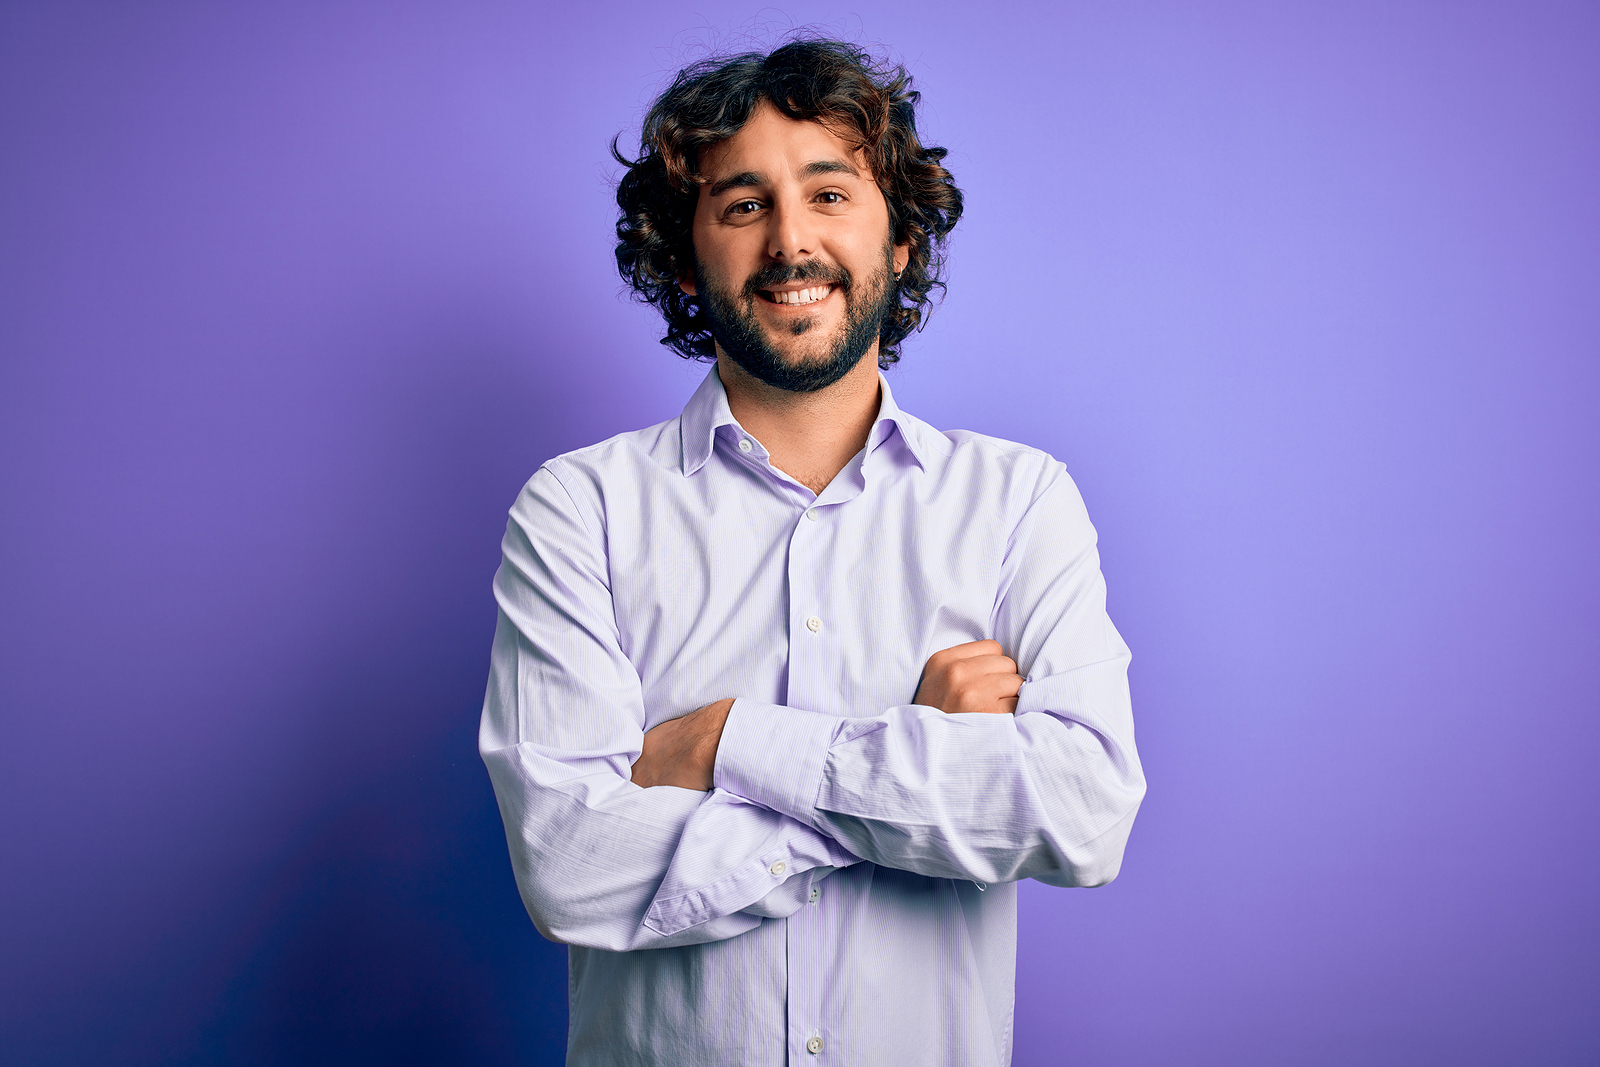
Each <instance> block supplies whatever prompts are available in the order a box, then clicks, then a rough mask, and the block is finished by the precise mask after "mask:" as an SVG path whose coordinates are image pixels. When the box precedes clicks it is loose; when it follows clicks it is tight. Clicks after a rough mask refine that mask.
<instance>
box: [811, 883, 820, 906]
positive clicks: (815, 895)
mask: <svg viewBox="0 0 1600 1067" xmlns="http://www.w3.org/2000/svg"><path fill="white" fill-rule="evenodd" d="M821 899H822V887H821V886H820V885H814V886H812V887H811V903H813V904H815V903H816V902H817V901H819V900H821Z"/></svg>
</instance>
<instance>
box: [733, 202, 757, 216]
mask: <svg viewBox="0 0 1600 1067" xmlns="http://www.w3.org/2000/svg"><path fill="white" fill-rule="evenodd" d="M760 210H761V201H759V200H740V201H737V202H735V203H733V204H730V205H728V214H730V215H749V214H751V213H752V212H756V211H760Z"/></svg>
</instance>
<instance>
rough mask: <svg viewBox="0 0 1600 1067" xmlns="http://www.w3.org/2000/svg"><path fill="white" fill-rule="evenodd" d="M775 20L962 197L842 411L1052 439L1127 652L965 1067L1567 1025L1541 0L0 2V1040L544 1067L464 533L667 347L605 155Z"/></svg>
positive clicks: (1564, 102)
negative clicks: (1108, 809) (913, 120)
mask: <svg viewBox="0 0 1600 1067" xmlns="http://www.w3.org/2000/svg"><path fill="white" fill-rule="evenodd" d="M804 26H809V27H812V28H813V29H815V30H816V31H819V32H822V33H825V34H830V35H835V36H841V37H845V38H847V39H850V40H853V41H856V42H860V43H864V44H867V45H870V46H872V47H874V48H876V49H878V50H879V51H880V52H881V54H883V55H885V56H888V57H890V58H892V59H894V60H897V61H899V62H903V63H904V64H905V65H906V66H907V68H908V69H909V70H910V72H911V73H912V75H913V76H914V77H915V79H916V82H917V85H918V87H919V88H920V89H921V90H922V91H923V94H924V106H923V112H922V129H923V132H924V134H925V136H926V137H927V139H929V140H930V141H932V142H933V143H936V144H941V145H944V146H947V147H948V148H949V149H950V155H949V157H948V159H947V163H948V165H949V166H950V169H951V170H952V171H953V172H954V174H955V176H956V179H957V181H958V182H959V183H960V184H961V185H962V187H963V188H964V190H965V191H966V194H967V204H968V211H967V214H966V217H965V218H964V219H963V220H962V222H961V224H960V226H959V227H958V229H957V230H956V231H955V234H954V236H953V239H952V243H951V248H950V272H949V291H948V293H947V295H946V297H945V299H944V301H943V303H942V304H941V305H940V306H939V307H938V309H937V310H936V312H935V313H934V314H933V316H932V319H931V321H930V322H929V324H928V326H927V328H926V330H925V331H924V332H922V333H921V334H918V335H916V336H914V337H913V338H912V339H911V340H910V341H908V342H907V344H906V346H905V355H904V358H903V360H902V362H901V364H900V365H899V366H898V367H896V368H895V369H894V370H893V371H891V372H890V381H891V382H892V384H893V386H894V388H895V391H896V398H897V399H898V401H899V402H900V403H901V404H902V406H904V407H905V408H906V409H907V410H909V411H911V412H913V413H915V414H917V415H920V416H921V417H923V418H924V419H927V420H928V421H930V422H932V423H933V424H934V425H936V426H939V427H941V428H958V427H959V428H966V429H972V430H977V431H981V432H985V433H990V434H994V435H997V436H1000V437H1005V438H1009V439H1013V440H1020V441H1024V442H1027V443H1029V444H1032V445H1035V446H1038V447H1040V448H1043V449H1045V450H1047V451H1049V452H1050V453H1052V454H1053V455H1055V456H1056V457H1058V458H1060V459H1061V460H1062V461H1063V462H1065V464H1066V465H1067V468H1068V470H1069V471H1070V472H1071V473H1072V475H1073V476H1074V478H1075V479H1076V481H1077V483H1078V485H1079V487H1080V488H1081V490H1082V492H1083V495H1084V497H1085V499H1086V501H1087V503H1088V507H1089V512H1090V515H1091V516H1092V517H1093V519H1094V521H1095V523H1096V526H1097V527H1098V530H1099V533H1100V547H1101V552H1102V557H1103V564H1104V570H1105V574H1106V578H1107V582H1108V585H1109V590H1110V612H1111V615H1112V618H1113V619H1114V620H1115V621H1116V622H1117V624H1118V626H1119V627H1120V628H1121V630H1122V632H1123V634H1124V636H1125V637H1126V638H1127V641H1128V643H1129V645H1130V646H1131V648H1132V649H1133V654H1134V659H1133V665H1132V669H1131V680H1132V687H1133V695H1134V712H1135V717H1136V721H1137V723H1138V729H1139V746H1140V750H1141V752H1142V754H1143V756H1144V761H1145V768H1146V771H1147V774H1148V777H1149V783H1150V791H1149V795H1148V798H1147V800H1146V802H1145V805H1144V808H1143V810H1142V813H1141V814H1140V816H1139V820H1138V822H1137V824H1136V826H1135V828H1134V832H1133V837H1132V840H1131V842H1130V844H1129V847H1128V852H1127V860H1126V863H1125V865H1124V867H1123V869H1122V873H1121V876H1120V877H1119V878H1118V880H1117V881H1116V882H1115V883H1113V884H1112V885H1110V886H1108V887H1105V888H1102V889H1095V890H1059V889H1051V888H1048V887H1045V886H1043V885H1039V884H1034V883H1029V884H1025V885H1024V886H1023V888H1022V898H1021V931H1022V933H1021V938H1020V946H1021V949H1020V960H1019V964H1018V974H1017V1003H1016V1024H1015V1026H1016V1058H1015V1062H1016V1063H1017V1064H1019V1065H1024V1067H1045V1065H1055V1064H1096V1065H1102V1067H1115V1065H1130V1067H1132V1065H1140V1067H1146V1065H1148V1067H1165V1065H1172V1064H1186V1065H1205V1064H1226V1065H1228V1067H1256V1065H1262V1067H1267V1065H1278V1064H1327V1065H1334V1064H1340V1065H1342V1064H1351V1063H1362V1064H1395V1065H1401V1064H1404V1065H1416V1064H1450V1065H1452V1067H1468V1065H1490V1064H1541V1065H1561V1064H1573V1065H1576V1064H1592V1063H1594V1062H1596V1061H1597V1060H1600V1014H1597V1013H1596V1010H1595V1006H1596V1004H1597V1003H1600V929H1597V925H1600V918H1597V917H1600V909H1596V908H1595V906H1594V901H1595V893H1596V890H1595V886H1596V885H1597V884H1600V849H1597V847H1596V836H1595V825H1596V822H1595V820H1596V815H1597V811H1600V784H1597V783H1600V775H1597V774H1596V772H1595V765H1596V761H1597V756H1600V752H1597V748H1600V746H1597V741H1600V726H1597V722H1600V715H1597V712H1600V589H1597V584H1600V582H1597V569H1600V479H1597V477H1596V460H1597V457H1600V447H1597V446H1600V440H1597V437H1600V433H1597V426H1600V419H1597V417H1596V411H1597V410H1600V388H1597V386H1600V373H1597V369H1596V368H1597V357H1600V297H1597V294H1600V196H1597V195H1596V191H1597V189H1600V62H1596V58H1595V57H1596V56H1597V55H1600V8H1597V7H1596V6H1595V5H1593V4H1591V3H1576V2H1574V3H1560V2H1542V0H1536V2H1516V3H1512V2H1509V0H1507V2H1500V3H1452V4H1442V3H1441V4H1435V3H1419V2H1403V3H1363V2H1356V3H1351V2H1338V3H1332V2H1329V3H1265V2H1252V0H1214V2H1201V3H1178V2H1172V3H1164V2H1149V3H1145V2H1140V3H1128V4H1105V3H1090V2H1070V3H1050V4H1044V3H1040V4H1027V5H1016V6H1010V7H1008V6H1005V5H1001V6H999V7H987V8H986V7H982V6H973V5H970V4H951V3H940V2H924V3H911V2H895V0H883V2H877V0H864V2H863V3H860V4H856V5H841V4H838V3H834V2H832V0H828V2H825V3H822V4H821V5H820V6H819V5H807V6H804V7H802V8H793V7H790V8H773V7H768V8H758V7H756V6H755V5H749V4H747V5H739V4H730V3H726V2H724V0H715V2H712V3H710V4H709V5H701V6H685V5H682V4H661V3H656V4H652V3H642V2H638V0H628V2H625V3H612V4H576V5H573V4H541V3H529V2H513V0H468V2H450V3H445V2H433V0H429V2H421V0H413V2H399V3H388V2H385V3H379V2H376V0H333V2H318V3H309V2H306V3H282V2H275V3H270V4H269V3H233V4H213V3H200V2H187V3H185V2H165V3H163V2H157V0H150V2H139V3H115V4H113V3H87V2H78V0H52V2H43V0H39V2H21V0H11V2H7V3H5V4H3V5H0V659H3V662H0V716H3V726H4V733H3V738H0V1062H4V1063H6V1064H16V1065H36V1067H46V1065H48V1067H56V1065H60V1067H67V1065H72V1067H86V1065H117V1067H143V1065H158V1064H170V1065H202V1064H295V1065H315V1064H369V1063H370V1064H380V1063H381V1064H386V1065H392V1064H452V1065H454V1064H485V1065H488V1064H495V1065H500V1064H505V1065H510V1064H519V1065H526V1064H556V1063H559V1062H561V1058H562V1042H563V1036H564V1032H565V1025H566V1017H565V1012H566V1004H565V998H566V973H565V954H564V950H563V949H562V948H561V947H560V946H557V945H553V944H550V943H547V942H545V941H543V940H542V939H541V938H540V937H539V936H538V934H537V932H536V931H535V930H534V929H533V927H532V925H531V923H530V922H529V921H528V919H527V916H526V915H525V913H524V912H523V909H522V906H521V903H520V901H519V900H518V897H517V893H516V889H515V886H514V883H513V881H512V876H511V870H510V865H509V862H508V859H507V855H506V849H505V841H504V836H503V831H502V828H501V826H500V822H499V817H498V815H497V813H496V810H495V806H494V801H493V797H492V794H491V792H490V788H489V782H488V778H487V775H486V774H485V772H484V769H483V766H482V764H481V763H480V761H479V759H478V756H477V753H476V748H475V742H476V724H477V716H478V712H479V708H480V705H481V700H482V695H483V685H484V681H485V677H486V672H487V666H488V652H489V640H490V635H491V633H492V631H493V627H494V619H495V614H494V603H493V600H492V598H491V596H490V589H489V582H490V578H491V576H492V574H493V572H494V569H495V566H496V564H497V563H498V559H499V547H498V546H499V539H500V535H501V532H502V530H503V528H504V523H505V514H506V509H507V508H508V506H509V505H510V503H511V501H512V500H513V498H514V497H515V495H516V493H517V491H518V489H519V488H520V486H521V485H522V483H523V482H524V481H525V480H526V479H527V478H528V477H529V476H530V475H531V474H532V473H533V472H534V470H535V469H537V467H538V466H539V464H540V463H542V462H543V461H544V460H546V459H548V458H549V457H551V456H554V455H556V454H559V453H561V452H563V451H566V450H569V449H573V448H577V447H581V446H583V445H587V444H590V443H593V442H595V441H598V440H600V439H602V438H605V437H608V436H610V435H612V434H614V433H619V432H622V431H624V430H629V429H634V428H638V427H641V426H645V425H649V424H652V423H656V422H660V421H662V420H665V419H669V418H672V417H674V416H675V415H676V414H677V413H678V411H679V410H680V409H681V407H682V405H683V402H684V401H685V399H686V398H687V397H688V395H689V394H690V393H691V392H692V391H693V389H694V387H695V385H696V383H697V382H698V380H699V378H700V376H701V375H702V374H703V373H704V367H703V366H702V365H700V364H693V363H686V362H685V361H683V360H681V359H679V358H678V357H677V356H676V355H674V354H673V353H672V352H671V351H670V350H668V349H666V348H664V347H663V346H661V345H660V344H658V343H657V338H658V337H659V336H660V335H661V326H660V323H659V321H658V319H657V317H656V316H655V314H654V313H653V312H652V311H650V310H649V309H646V308H640V307H638V306H635V305H633V304H630V303H629V302H628V301H627V300H626V299H625V297H624V295H623V293H622V287H621V283H620V281H619V280H618V278H617V277H616V275H615V271H614V267H613V263H612V258H611V255H612V252H611V250H612V244H613V241H614V237H613V234H612V227H613V225H614V222H615V207H614V203H613V200H612V197H613V188H612V182H613V181H614V179H615V177H616V175H617V173H618V168H617V166H616V165H615V164H614V163H613V162H611V161H610V158H609V143H610V140H611V138H612V137H613V136H614V135H617V134H619V133H620V134H621V135H622V142H621V143H622V144H623V146H624V147H625V148H626V147H627V145H628V139H629V138H630V137H636V136H637V129H638V124H639V120H640V118H641V117H642V114H643V110H644V108H645V107H646V106H647V105H648V103H649V101H650V100H651V98H652V97H653V96H654V94H655V93H656V92H658V91H659V90H660V89H661V88H662V87H663V85H664V84H665V82H666V81H667V80H668V79H669V78H670V76H671V74H672V72H673V71H675V70H676V69H677V68H678V67H680V66H681V65H683V64H684V63H686V62H688V61H691V60H694V59H698V58H701V57H703V56H704V55H706V54H707V52H708V51H710V50H722V49H730V48H732V49H743V48H752V47H753V48H765V47H770V46H771V45H773V44H774V43H775V42H777V41H778V40H779V39H780V38H781V37H782V35H783V34H784V33H785V32H787V31H789V30H792V29H794V28H797V27H804Z"/></svg>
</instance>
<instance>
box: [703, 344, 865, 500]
mask: <svg viewBox="0 0 1600 1067" xmlns="http://www.w3.org/2000/svg"><path fill="white" fill-rule="evenodd" d="M717 377H719V378H721V379H722V388H723V389H724V390H725V391H726V392H727V394H728V408H729V410H731V411H732V412H733V417H734V418H736V419H738V420H739V425H740V426H743V427H744V428H745V431H746V432H748V433H750V434H751V435H753V436H754V437H755V439H756V440H758V441H760V442H761V443H762V445H764V446H765V447H766V450H767V455H768V457H769V459H770V461H771V463H772V465H773V466H774V467H777V468H778V469H779V470H781V471H783V473H785V474H787V475H788V476H789V477H791V478H793V479H794V480H795V481H797V482H799V483H800V484H801V485H803V486H805V487H806V488H808V489H810V490H811V491H812V492H813V493H819V494H820V493H821V492H822V491H823V490H824V489H826V488H827V486H828V483H829V482H831V481H833V478H834V475H836V474H838V473H839V472H840V471H841V470H843V469H844V465H845V464H846V463H849V462H850V460H851V458H852V457H854V456H855V454H856V453H857V452H860V451H861V449H862V448H864V447H865V446H866V443H867V434H868V433H869V432H871V430H872V421H873V419H874V418H876V417H877V414H878V404H879V396H878V348H877V346H876V345H874V346H873V347H872V350H871V351H870V352H868V353H867V354H866V355H864V356H862V357H861V362H859V363H857V364H856V365H855V366H854V367H852V368H851V369H850V372H849V373H848V374H846V375H845V376H844V377H843V378H840V379H839V380H838V381H836V382H834V383H833V384H832V385H830V386H828V387H826V388H824V389H818V390H817V391H816V392H814V393H791V392H789V391H788V390H786V389H776V388H774V387H773V386H770V385H768V384H767V383H766V382H764V381H762V380H761V379H759V378H756V377H755V376H753V375H752V374H750V372H749V371H747V370H745V369H744V368H743V367H741V366H739V365H738V364H737V363H735V362H734V361H733V360H731V359H729V358H728V357H727V355H725V354H724V353H723V352H721V351H720V350H719V351H718V352H717Z"/></svg>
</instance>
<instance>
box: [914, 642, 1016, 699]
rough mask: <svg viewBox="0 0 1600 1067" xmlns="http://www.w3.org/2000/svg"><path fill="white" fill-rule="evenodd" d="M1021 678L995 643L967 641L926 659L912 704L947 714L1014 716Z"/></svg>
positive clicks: (1012, 663) (1009, 658)
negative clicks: (922, 705) (936, 709)
mask: <svg viewBox="0 0 1600 1067" xmlns="http://www.w3.org/2000/svg"><path fill="white" fill-rule="evenodd" d="M1022 682H1023V678H1022V676H1021V675H1020V674H1018V673H1017V664H1016V661H1015V660H1013V659H1012V658H1011V657H1009V656H1007V655H1005V654H1004V653H1002V652H1001V651H1000V642H998V641H969V642H968V643H967V644H964V645H955V646H953V647H951V648H947V649H945V650H944V651H943V652H935V653H934V654H933V655H931V656H929V657H928V665H927V666H926V667H923V668H922V682H921V684H919V685H918V686H917V696H916V699H915V701H914V703H917V704H925V705H927V706H928V707H930V708H938V709H939V710H940V711H943V712H946V713H947V714H951V715H957V714H961V713H963V712H971V711H977V712H987V713H988V714H991V715H1013V714H1015V713H1016V710H1017V693H1018V691H1019V690H1021V688H1022Z"/></svg>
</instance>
